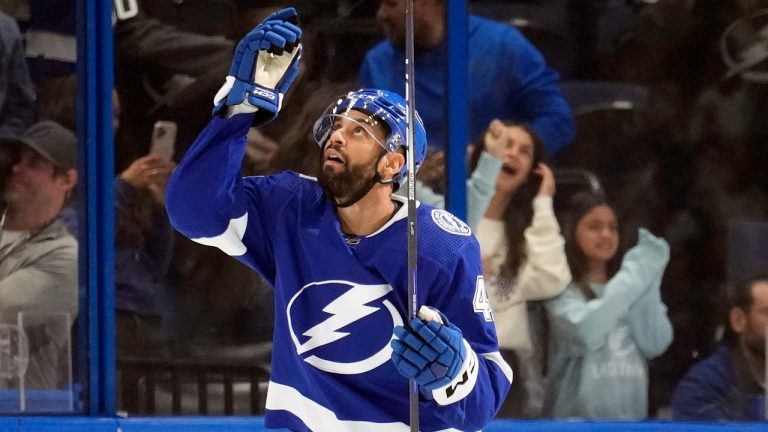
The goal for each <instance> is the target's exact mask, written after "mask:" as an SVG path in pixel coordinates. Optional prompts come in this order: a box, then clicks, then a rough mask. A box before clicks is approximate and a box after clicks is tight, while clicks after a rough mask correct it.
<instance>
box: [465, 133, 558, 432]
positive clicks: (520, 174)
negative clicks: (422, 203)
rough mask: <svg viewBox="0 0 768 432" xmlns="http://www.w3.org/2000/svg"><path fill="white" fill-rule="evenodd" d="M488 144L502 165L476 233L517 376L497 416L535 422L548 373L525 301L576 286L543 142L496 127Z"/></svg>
mask: <svg viewBox="0 0 768 432" xmlns="http://www.w3.org/2000/svg"><path fill="white" fill-rule="evenodd" d="M483 144H485V146H486V147H487V148H490V147H491V145H501V146H502V148H503V160H504V165H503V168H502V169H501V172H500V173H499V176H498V179H497V180H496V191H495V194H494V195H493V197H492V198H491V200H490V204H489V205H488V206H487V210H485V216H484V217H483V218H482V220H481V221H480V224H479V226H478V227H477V229H476V230H475V231H476V234H477V239H478V241H479V242H480V252H481V254H482V255H483V273H484V274H485V285H486V289H487V291H488V297H489V300H490V302H491V308H492V309H493V315H494V320H495V322H496V332H497V334H498V337H499V347H500V348H501V350H500V351H501V355H502V356H503V357H504V360H506V361H507V363H509V364H510V365H511V366H512V370H514V371H515V375H516V379H515V380H514V381H513V383H512V387H511V388H510V392H509V394H508V395H507V399H506V401H505V403H504V405H502V407H501V409H500V411H499V413H498V414H497V416H500V417H537V416H538V415H539V414H540V412H541V396H540V395H541V393H542V392H543V381H542V372H543V370H541V369H540V368H539V370H537V367H536V365H535V364H534V363H535V361H534V345H533V344H532V342H531V336H530V333H529V328H528V310H527V307H526V306H527V305H526V302H527V301H529V300H542V299H547V298H550V297H554V296H556V295H558V294H560V293H562V292H563V290H565V287H566V285H567V284H568V282H570V280H571V273H570V271H569V270H568V261H567V259H566V257H565V249H564V247H563V244H564V240H563V237H562V236H561V235H560V226H559V225H558V223H557V219H556V218H555V213H554V210H553V207H552V200H553V197H554V194H555V179H554V176H553V175H552V171H551V170H550V168H549V167H548V166H547V165H546V164H545V163H544V162H543V160H544V146H543V144H542V142H541V140H539V139H538V138H537V137H536V135H535V134H534V132H533V131H532V130H531V129H530V128H529V127H528V126H526V125H523V124H516V123H512V122H507V123H502V122H501V121H498V120H494V121H493V122H491V124H490V127H489V128H488V132H487V133H486V134H485V135H484V139H483V140H482V141H481V142H480V145H481V146H482V145H483ZM537 390H538V391H537ZM537 396H538V399H537Z"/></svg>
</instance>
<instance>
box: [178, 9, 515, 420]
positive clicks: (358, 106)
mask: <svg viewBox="0 0 768 432" xmlns="http://www.w3.org/2000/svg"><path fill="white" fill-rule="evenodd" d="M297 22H298V16H297V14H296V11H295V10H294V9H293V8H288V9H283V10H281V11H279V12H276V13H275V14H273V15H270V16H269V17H267V19H266V20H265V21H264V22H262V23H261V24H259V25H258V26H257V27H256V28H255V29H253V30H252V31H251V32H250V33H248V35H246V36H245V37H244V38H243V40H242V41H241V42H240V43H239V44H238V47H237V50H236V51H235V55H234V58H233V61H232V67H231V69H230V72H229V76H228V77H227V78H226V81H225V84H224V86H223V87H222V88H221V90H220V91H219V92H218V93H217V95H216V98H215V108H214V114H215V116H214V118H213V120H212V121H211V122H210V123H209V124H208V126H207V127H206V128H205V130H203V131H202V132H201V133H200V135H199V136H198V138H197V140H196V141H195V143H194V144H193V145H192V147H191V148H190V149H189V151H188V152H187V153H186V155H185V156H184V158H183V160H182V161H181V163H180V164H179V166H178V168H176V170H175V171H174V173H173V175H172V176H171V180H170V183H169V185H168V189H167V201H166V202H167V209H168V214H169V217H170V220H171V224H172V225H173V226H174V227H175V228H176V229H177V230H179V231H180V232H181V233H182V234H184V235H185V236H187V237H189V238H190V239H192V240H194V241H196V242H198V243H201V244H205V245H209V246H215V247H218V248H220V249H221V250H222V251H224V252H226V253H227V254H229V255H231V256H233V257H235V258H237V259H238V260H240V261H241V262H243V263H245V264H246V265H248V266H250V267H251V268H252V269H254V270H255V271H257V272H258V273H259V274H260V275H261V276H262V277H263V278H264V280H266V281H268V282H269V284H270V285H271V286H272V287H273V288H274V297H275V329H274V337H273V350H272V368H271V373H270V382H269V388H268V392H267V400H266V411H265V424H266V426H267V427H268V428H287V429H290V430H293V431H310V430H312V431H358V430H360V431H363V430H364V431H407V430H409V423H410V416H409V408H410V404H409V400H410V395H411V392H410V385H409V380H410V379H412V380H413V381H414V382H415V384H417V385H418V389H419V392H418V395H415V396H418V408H419V419H420V421H419V430H421V431H441V430H462V431H477V430H480V429H482V428H483V427H484V426H485V425H486V424H487V423H488V422H489V421H490V420H491V419H492V418H493V416H494V415H495V414H496V411H497V410H498V408H499V405H500V403H501V401H502V400H503V399H504V396H505V395H506V392H507V390H508V389H509V385H510V382H511V379H512V371H511V370H510V368H509V366H508V365H507V364H506V363H505V362H504V360H503V359H502V357H501V355H500V354H499V351H498V343H497V340H496V332H495V328H494V325H493V314H492V312H491V310H490V307H489V305H488V300H487V296H486V295H485V285H484V282H483V278H482V266H481V262H480V251H479V246H478V243H477V240H476V239H475V238H474V236H473V235H472V231H471V229H470V228H469V226H468V225H467V224H466V223H464V222H462V221H461V220H459V219H458V218H456V217H455V216H453V215H452V214H450V213H449V212H447V211H445V210H441V209H435V208H432V207H430V206H427V205H418V207H417V209H416V210H417V211H416V213H417V214H416V215H414V216H415V217H416V218H418V223H417V227H418V236H419V237H418V238H419V242H418V259H417V261H418V271H417V272H416V273H411V272H409V266H408V260H407V256H408V253H407V243H408V242H407V238H408V236H407V232H408V229H410V226H409V218H408V217H407V213H408V206H407V205H405V203H406V201H405V200H404V199H402V198H400V197H397V196H395V195H393V192H394V191H395V190H397V189H398V188H399V187H400V186H401V185H402V183H403V179H404V178H405V176H406V168H405V165H406V164H405V162H406V157H408V158H410V157H413V158H414V165H415V166H418V165H420V164H421V163H422V162H423V160H424V155H425V153H426V133H425V131H424V127H423V125H422V123H421V120H420V118H419V117H418V115H414V117H413V123H412V127H413V128H414V129H413V132H414V136H415V142H414V143H413V144H414V150H415V151H414V152H413V154H411V153H410V152H407V151H406V150H405V146H406V139H405V137H406V108H405V101H404V100H403V98H402V97H401V96H399V95H397V94H395V93H392V92H388V91H386V90H378V89H363V90H358V91H353V92H349V93H347V94H345V95H342V96H340V97H339V98H338V99H337V100H336V101H335V102H333V103H332V104H331V105H330V106H329V107H328V108H327V110H326V111H325V113H324V114H323V115H321V117H320V118H319V119H318V120H317V122H316V123H315V127H314V129H313V136H314V137H315V139H316V141H317V143H318V144H319V145H320V146H321V148H322V149H323V151H322V155H321V157H320V160H318V164H319V165H320V174H319V177H318V178H317V179H315V178H311V177H308V176H305V175H300V174H298V173H295V172H291V171H284V172H281V173H278V174H274V175H269V176H260V177H245V178H244V177H242V175H241V172H240V169H241V165H242V159H243V156H244V154H245V147H246V135H247V132H248V129H249V127H251V126H252V125H254V124H256V125H259V124H263V123H264V122H267V121H269V120H271V119H273V118H274V117H275V116H277V114H278V112H279V111H280V108H281V105H282V99H283V96H284V94H285V92H286V91H287V89H288V87H289V86H290V84H291V82H292V81H293V80H294V78H295V77H296V75H297V73H298V60H299V56H300V52H301V44H300V37H301V29H300V28H299V27H298V26H297V25H296V23H297ZM411 276H413V277H415V281H416V282H417V284H418V285H417V286H418V292H417V295H416V296H415V297H416V298H415V299H411V298H410V297H409V296H408V295H407V291H408V289H407V288H408V278H409V277H411ZM411 300H414V301H415V303H416V304H417V305H422V306H421V308H419V310H418V315H419V316H418V317H411V316H409V315H408V309H409V308H408V304H409V303H408V302H409V301H411ZM427 306H429V307H427ZM414 426H415V425H414Z"/></svg>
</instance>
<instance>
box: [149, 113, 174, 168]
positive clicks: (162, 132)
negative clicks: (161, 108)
mask: <svg viewBox="0 0 768 432" xmlns="http://www.w3.org/2000/svg"><path fill="white" fill-rule="evenodd" d="M177 129H178V127H177V126H176V122H173V121H168V120H158V121H156V122H155V125H154V127H152V143H151V144H150V146H149V154H153V155H158V156H160V157H161V158H163V159H164V160H165V161H168V162H170V161H171V160H172V159H173V153H174V152H175V151H176V130H177Z"/></svg>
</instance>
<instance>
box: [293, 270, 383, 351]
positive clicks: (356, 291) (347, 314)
mask: <svg viewBox="0 0 768 432" xmlns="http://www.w3.org/2000/svg"><path fill="white" fill-rule="evenodd" d="M390 291H392V287H391V286H389V285H353V286H352V289H350V290H349V291H347V292H345V293H344V294H342V295H341V296H339V297H338V298H337V299H336V300H334V301H332V302H330V303H329V304H328V306H326V307H324V308H323V312H326V313H329V314H331V315H332V316H331V317H330V318H328V319H326V320H325V321H323V322H321V323H320V324H317V325H316V326H314V327H312V328H311V329H309V330H307V331H305V332H304V333H303V335H304V336H307V337H308V338H309V339H308V340H307V341H306V342H304V343H303V344H301V345H299V346H298V347H296V350H297V352H298V353H299V354H303V353H305V352H307V351H309V350H311V349H314V348H317V347H319V346H323V345H325V344H329V343H331V342H335V341H337V340H339V339H341V338H343V337H345V336H349V333H348V332H340V331H338V330H339V329H340V328H342V327H344V326H346V325H348V324H352V323H353V322H355V321H357V320H359V319H360V318H363V317H366V316H368V315H370V314H372V313H374V312H376V311H377V310H379V308H378V307H373V306H366V303H370V302H372V301H374V300H376V299H378V298H381V297H383V296H385V295H386V294H387V293H388V292H390Z"/></svg>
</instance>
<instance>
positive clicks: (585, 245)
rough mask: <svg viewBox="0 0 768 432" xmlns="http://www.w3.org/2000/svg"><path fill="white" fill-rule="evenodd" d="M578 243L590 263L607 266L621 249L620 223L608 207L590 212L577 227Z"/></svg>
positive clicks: (600, 207) (602, 206)
mask: <svg viewBox="0 0 768 432" xmlns="http://www.w3.org/2000/svg"><path fill="white" fill-rule="evenodd" d="M576 243H577V244H578V246H579V248H580V249H581V251H582V252H583V253H584V255H585V256H586V257H587V259H588V260H589V261H592V262H595V263H598V264H605V263H607V262H608V261H610V259H611V258H613V256H614V255H616V250H617V249H618V247H619V223H618V221H617V220H616V214H615V213H614V212H613V210H612V209H611V208H610V207H608V206H607V205H605V204H603V205H599V206H597V207H595V208H593V209H592V210H590V211H589V212H588V213H587V214H585V215H584V217H582V218H581V220H579V223H578V224H577V225H576Z"/></svg>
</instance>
